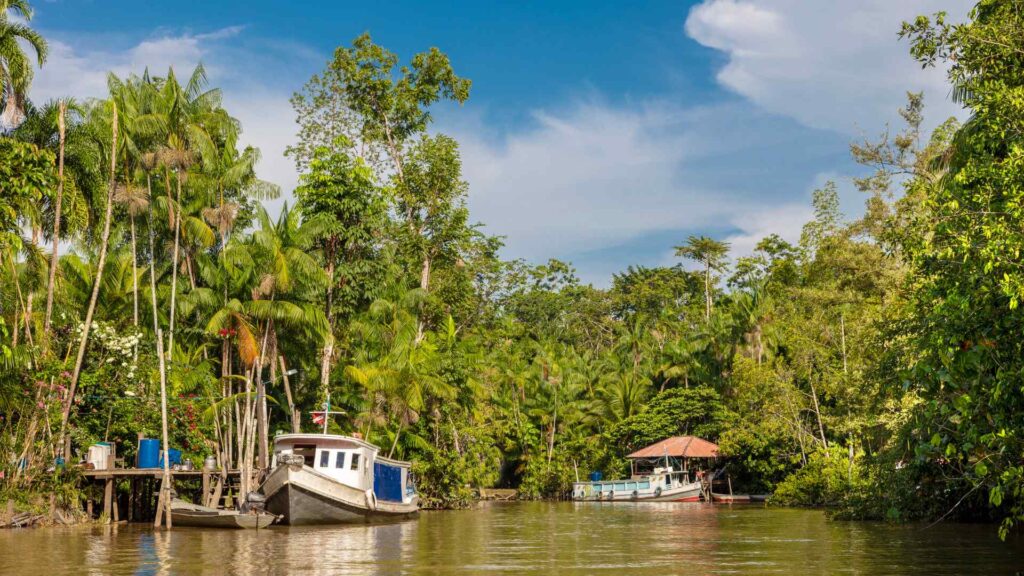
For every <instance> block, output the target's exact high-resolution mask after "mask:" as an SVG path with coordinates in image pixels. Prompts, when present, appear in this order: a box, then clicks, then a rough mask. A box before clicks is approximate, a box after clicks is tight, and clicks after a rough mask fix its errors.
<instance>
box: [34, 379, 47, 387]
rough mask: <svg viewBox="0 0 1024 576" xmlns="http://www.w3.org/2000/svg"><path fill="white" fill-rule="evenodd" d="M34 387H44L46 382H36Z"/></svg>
mask: <svg viewBox="0 0 1024 576" xmlns="http://www.w3.org/2000/svg"><path fill="white" fill-rule="evenodd" d="M36 386H46V382H43V381H42V380H36Z"/></svg>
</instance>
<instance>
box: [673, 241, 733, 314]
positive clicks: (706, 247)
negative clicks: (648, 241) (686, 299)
mask: <svg viewBox="0 0 1024 576" xmlns="http://www.w3.org/2000/svg"><path fill="white" fill-rule="evenodd" d="M728 254H729V243H728V242H722V241H719V240H715V239H713V238H709V237H707V236H690V237H689V238H687V239H686V244H684V245H682V246H676V256H679V257H682V258H688V259H690V260H695V261H697V262H699V263H701V264H703V265H704V304H705V307H704V320H705V321H710V320H711V306H712V296H711V272H712V271H716V272H721V271H722V270H723V269H724V268H725V257H726V255H728Z"/></svg>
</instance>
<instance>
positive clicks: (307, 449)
mask: <svg viewBox="0 0 1024 576" xmlns="http://www.w3.org/2000/svg"><path fill="white" fill-rule="evenodd" d="M292 454H297V455H299V456H302V459H303V464H305V465H306V466H309V467H310V468H314V467H315V466H316V444H294V445H292Z"/></svg>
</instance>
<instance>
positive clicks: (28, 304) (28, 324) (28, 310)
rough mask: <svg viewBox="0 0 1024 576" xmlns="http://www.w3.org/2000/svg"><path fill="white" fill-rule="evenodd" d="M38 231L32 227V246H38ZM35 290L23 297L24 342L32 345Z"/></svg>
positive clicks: (37, 228) (35, 227) (36, 227)
mask: <svg viewBox="0 0 1024 576" xmlns="http://www.w3.org/2000/svg"><path fill="white" fill-rule="evenodd" d="M39 234H40V230H39V227H38V226H33V227H32V244H33V245H35V246H38V245H39ZM35 295H36V293H35V290H29V291H28V296H26V297H25V340H27V341H28V342H29V343H30V344H31V343H32V340H33V339H32V302H34V301H35Z"/></svg>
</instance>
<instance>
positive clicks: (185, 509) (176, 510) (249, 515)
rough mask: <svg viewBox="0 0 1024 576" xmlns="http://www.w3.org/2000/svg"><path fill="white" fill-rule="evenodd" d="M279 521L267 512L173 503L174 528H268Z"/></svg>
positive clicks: (181, 502)
mask: <svg viewBox="0 0 1024 576" xmlns="http://www.w3.org/2000/svg"><path fill="white" fill-rule="evenodd" d="M275 520H277V516H275V515H274V514H267V513H266V512H263V513H259V512H240V511H238V510H220V509H218V508H208V507H206V506H200V505H198V504H192V503H191V502H185V501H184V500H178V499H174V500H172V501H171V521H172V523H173V525H174V526H192V527H196V528H257V529H259V528H266V527H267V526H270V525H271V524H273V523H274V521H275Z"/></svg>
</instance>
